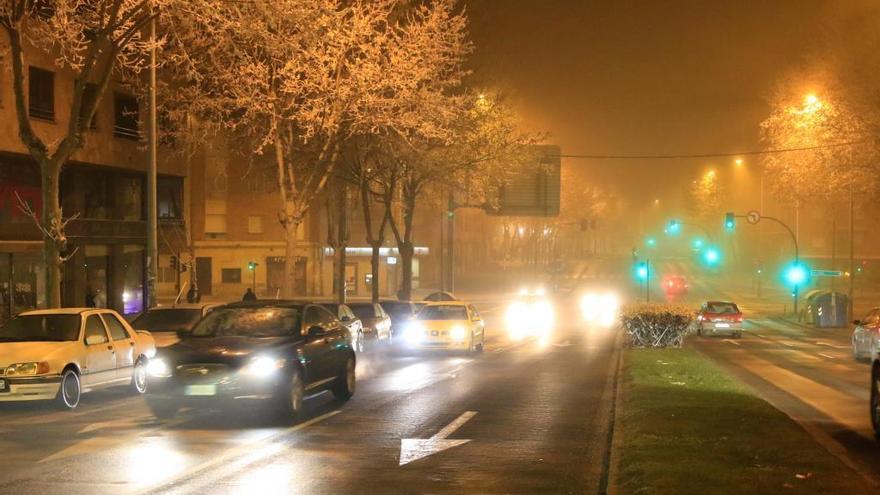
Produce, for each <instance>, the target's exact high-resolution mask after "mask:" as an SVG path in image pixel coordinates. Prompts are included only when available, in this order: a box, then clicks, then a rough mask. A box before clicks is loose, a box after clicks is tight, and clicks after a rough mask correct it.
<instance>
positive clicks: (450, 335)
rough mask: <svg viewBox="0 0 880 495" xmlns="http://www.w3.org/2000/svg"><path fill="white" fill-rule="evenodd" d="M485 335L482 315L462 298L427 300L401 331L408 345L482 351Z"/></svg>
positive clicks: (417, 347) (415, 347) (418, 347)
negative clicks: (440, 300)
mask: <svg viewBox="0 0 880 495" xmlns="http://www.w3.org/2000/svg"><path fill="white" fill-rule="evenodd" d="M485 338H486V332H485V325H484V323H483V319H482V318H481V317H480V315H479V313H477V311H476V309H474V307H473V305H471V304H468V303H465V302H462V301H444V302H432V303H428V305H427V306H425V307H424V308H422V310H421V311H419V314H418V315H416V318H415V319H414V320H412V321H410V323H409V324H408V325H407V326H406V329H405V330H404V333H403V340H404V342H406V345H407V346H408V347H409V348H410V349H444V350H464V351H468V352H482V351H483V344H484V342H485Z"/></svg>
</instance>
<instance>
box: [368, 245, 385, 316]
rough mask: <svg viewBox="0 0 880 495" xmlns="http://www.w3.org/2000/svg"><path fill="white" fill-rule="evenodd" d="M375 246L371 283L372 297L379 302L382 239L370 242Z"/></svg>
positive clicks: (375, 301)
mask: <svg viewBox="0 0 880 495" xmlns="http://www.w3.org/2000/svg"><path fill="white" fill-rule="evenodd" d="M370 247H371V248H373V249H372V252H371V253H370V270H371V271H372V273H373V280H372V281H371V283H370V298H371V299H372V301H373V302H374V303H378V302H379V249H381V248H382V241H373V242H371V243H370Z"/></svg>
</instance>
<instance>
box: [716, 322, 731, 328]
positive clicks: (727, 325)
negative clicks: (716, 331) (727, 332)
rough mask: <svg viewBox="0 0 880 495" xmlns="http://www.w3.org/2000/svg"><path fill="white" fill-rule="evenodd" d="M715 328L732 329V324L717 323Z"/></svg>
mask: <svg viewBox="0 0 880 495" xmlns="http://www.w3.org/2000/svg"><path fill="white" fill-rule="evenodd" d="M715 328H730V323H716V324H715Z"/></svg>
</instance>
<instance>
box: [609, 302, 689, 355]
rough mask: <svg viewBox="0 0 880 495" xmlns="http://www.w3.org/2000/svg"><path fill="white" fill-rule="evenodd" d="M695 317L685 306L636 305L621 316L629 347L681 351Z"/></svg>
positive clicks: (624, 311)
mask: <svg viewBox="0 0 880 495" xmlns="http://www.w3.org/2000/svg"><path fill="white" fill-rule="evenodd" d="M693 319H694V317H693V313H692V312H691V310H689V309H688V308H686V307H684V306H673V305H669V304H634V305H631V306H627V307H626V308H624V310H623V313H622V314H621V316H620V321H621V324H622V325H623V329H624V330H625V331H626V334H627V336H628V337H629V345H630V347H681V346H682V344H683V343H684V337H685V335H686V334H687V332H688V328H689V327H690V324H691V322H692V321H693Z"/></svg>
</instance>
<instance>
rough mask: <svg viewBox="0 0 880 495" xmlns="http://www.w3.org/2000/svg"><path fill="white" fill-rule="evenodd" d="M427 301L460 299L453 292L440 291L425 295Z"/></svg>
mask: <svg viewBox="0 0 880 495" xmlns="http://www.w3.org/2000/svg"><path fill="white" fill-rule="evenodd" d="M425 301H430V302H438V301H458V299H457V298H456V297H455V296H454V295H452V293H451V292H446V291H440V292H432V293H430V294H428V295H427V296H425Z"/></svg>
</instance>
